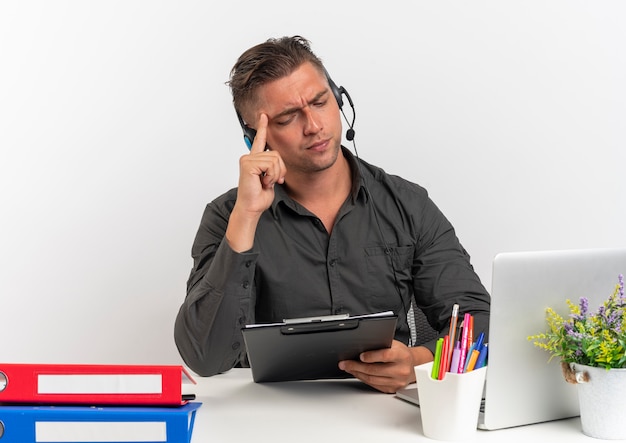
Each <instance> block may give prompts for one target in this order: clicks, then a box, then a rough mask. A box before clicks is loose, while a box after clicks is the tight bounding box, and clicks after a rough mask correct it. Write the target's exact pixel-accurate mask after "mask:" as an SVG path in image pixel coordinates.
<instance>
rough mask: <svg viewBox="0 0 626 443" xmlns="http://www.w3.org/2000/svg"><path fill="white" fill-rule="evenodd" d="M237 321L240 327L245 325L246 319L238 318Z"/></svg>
mask: <svg viewBox="0 0 626 443" xmlns="http://www.w3.org/2000/svg"><path fill="white" fill-rule="evenodd" d="M238 321H239V324H240V325H243V324H245V323H246V318H245V317H239V320H238Z"/></svg>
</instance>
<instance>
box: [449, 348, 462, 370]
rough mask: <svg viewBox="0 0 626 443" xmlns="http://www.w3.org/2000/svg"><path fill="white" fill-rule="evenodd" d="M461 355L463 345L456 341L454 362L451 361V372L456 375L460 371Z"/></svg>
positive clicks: (453, 355)
mask: <svg viewBox="0 0 626 443" xmlns="http://www.w3.org/2000/svg"><path fill="white" fill-rule="evenodd" d="M460 355H461V343H459V341H458V340H457V341H456V344H455V345H454V351H453V352H452V360H451V361H450V370H449V371H450V372H452V373H454V374H456V373H457V371H458V369H459V356H460Z"/></svg>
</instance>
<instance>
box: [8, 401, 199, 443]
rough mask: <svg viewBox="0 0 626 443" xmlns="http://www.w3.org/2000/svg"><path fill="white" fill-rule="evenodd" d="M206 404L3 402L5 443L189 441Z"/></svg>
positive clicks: (160, 442)
mask: <svg viewBox="0 0 626 443" xmlns="http://www.w3.org/2000/svg"><path fill="white" fill-rule="evenodd" d="M201 405H202V403H199V402H191V403H187V404H186V405H184V406H178V407H176V406H174V407H159V406H152V407H119V406H105V407H88V406H24V405H19V406H14V405H2V406H0V443H31V442H32V443H39V442H48V443H66V442H70V441H71V442H74V443H93V442H99V443H107V442H116V443H131V442H132V443H135V442H144V443H190V442H191V434H192V432H193V425H194V421H195V416H196V411H197V409H198V408H199V407H200V406H201Z"/></svg>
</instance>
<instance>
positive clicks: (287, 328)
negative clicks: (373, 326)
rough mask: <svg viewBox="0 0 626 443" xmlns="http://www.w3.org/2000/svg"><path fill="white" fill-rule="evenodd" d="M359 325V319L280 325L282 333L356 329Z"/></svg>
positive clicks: (292, 333)
mask: <svg viewBox="0 0 626 443" xmlns="http://www.w3.org/2000/svg"><path fill="white" fill-rule="evenodd" d="M358 327H359V319H346V320H338V321H330V322H329V321H312V322H309V323H298V324H293V323H292V324H286V325H284V326H281V328H280V332H281V333H282V334H283V335H294V334H307V333H310V332H324V331H326V332H330V331H342V330H350V329H356V328H358Z"/></svg>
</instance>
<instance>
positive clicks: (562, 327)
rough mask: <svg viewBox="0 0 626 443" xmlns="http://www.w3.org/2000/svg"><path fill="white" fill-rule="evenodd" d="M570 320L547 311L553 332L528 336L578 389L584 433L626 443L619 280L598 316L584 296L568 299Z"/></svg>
mask: <svg viewBox="0 0 626 443" xmlns="http://www.w3.org/2000/svg"><path fill="white" fill-rule="evenodd" d="M566 303H567V305H568V307H569V310H570V313H569V316H568V317H566V318H564V317H562V316H560V315H559V314H557V313H556V311H554V309H553V308H547V309H546V320H547V322H548V330H547V331H546V332H543V333H540V334H537V335H532V336H530V337H528V339H529V340H531V341H532V342H533V343H534V345H535V346H538V347H539V348H541V349H543V350H545V351H547V352H549V353H550V354H551V356H550V359H552V358H554V357H558V358H559V359H560V360H561V368H562V369H563V374H564V377H565V380H566V381H567V382H569V383H575V384H577V386H578V398H579V403H580V418H581V424H582V430H583V433H585V434H586V435H589V436H591V437H597V438H604V439H626V425H625V424H624V420H623V416H624V399H625V398H626V297H625V296H624V277H623V275H621V274H620V275H619V277H618V283H617V284H616V285H615V290H614V291H613V293H612V294H611V295H610V296H609V297H608V298H607V299H606V300H605V301H604V302H603V303H602V304H601V305H600V306H599V307H598V308H597V310H595V311H592V310H590V308H589V301H588V299H587V298H586V297H581V298H580V300H579V303H578V304H574V303H573V302H572V301H570V300H566Z"/></svg>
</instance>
